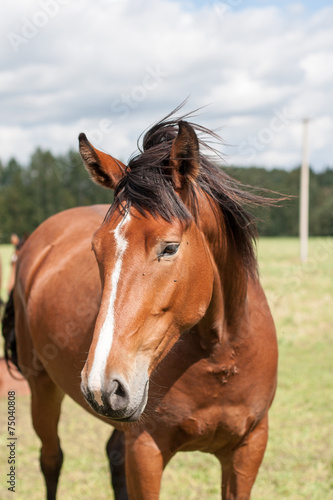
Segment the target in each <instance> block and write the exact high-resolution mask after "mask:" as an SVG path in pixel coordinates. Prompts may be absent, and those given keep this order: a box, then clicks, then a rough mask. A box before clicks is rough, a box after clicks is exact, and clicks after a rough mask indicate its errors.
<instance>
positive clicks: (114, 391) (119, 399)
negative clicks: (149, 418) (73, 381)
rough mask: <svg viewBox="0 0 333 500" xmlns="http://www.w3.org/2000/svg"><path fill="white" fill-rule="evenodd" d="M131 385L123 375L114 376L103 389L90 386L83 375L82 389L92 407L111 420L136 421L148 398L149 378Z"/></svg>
mask: <svg viewBox="0 0 333 500" xmlns="http://www.w3.org/2000/svg"><path fill="white" fill-rule="evenodd" d="M134 386H135V387H130V385H129V384H128V383H127V382H126V381H125V380H124V378H123V377H121V376H114V377H112V378H111V379H110V380H109V381H108V383H105V382H104V383H103V386H102V388H101V389H99V388H98V389H97V388H93V387H91V386H89V382H86V381H85V377H84V376H82V382H81V391H82V394H83V396H84V398H85V400H86V401H87V403H88V404H89V405H90V406H91V408H92V409H93V410H94V411H95V412H96V413H98V414H99V415H102V416H103V417H108V418H110V419H111V420H116V421H119V422H136V421H137V420H138V419H139V418H140V416H141V414H142V412H143V411H144V409H145V407H146V404H147V400H148V389H149V379H148V377H144V380H142V381H141V383H139V384H138V383H136V384H134Z"/></svg>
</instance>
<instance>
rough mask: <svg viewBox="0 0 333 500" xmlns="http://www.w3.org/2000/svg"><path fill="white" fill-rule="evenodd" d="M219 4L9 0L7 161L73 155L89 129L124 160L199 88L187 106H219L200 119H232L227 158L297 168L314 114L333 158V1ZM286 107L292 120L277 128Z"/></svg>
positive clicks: (318, 155) (4, 93) (325, 156)
mask: <svg viewBox="0 0 333 500" xmlns="http://www.w3.org/2000/svg"><path fill="white" fill-rule="evenodd" d="M227 3H228V2H227ZM221 7H222V3H221V2H207V4H206V5H205V6H204V7H202V8H200V9H199V8H195V7H194V6H193V5H191V4H190V3H184V2H180V1H167V0H145V1H142V0H136V1H134V0H127V1H126V0H113V1H109V0H97V1H95V2H89V1H88V0H82V1H81V2H75V1H74V0H39V1H34V0H30V1H29V2H27V1H26V0H17V1H16V2H6V3H5V4H4V5H3V7H2V19H3V20H4V19H5V22H3V23H2V28H1V30H2V31H1V33H0V35H1V38H2V41H3V42H2V45H3V50H2V53H1V56H0V57H1V66H0V67H1V71H0V106H1V126H0V132H1V137H2V147H1V151H0V158H1V159H3V160H7V159H8V158H9V157H10V156H16V157H17V158H18V159H20V160H21V161H26V160H27V158H28V156H29V154H31V152H32V151H33V150H34V149H35V147H36V146H41V147H43V148H50V149H52V150H53V151H54V152H64V151H66V150H67V149H68V148H69V147H75V148H76V144H77V143H76V141H77V135H78V133H79V132H81V131H85V132H87V133H88V134H89V132H90V133H91V136H92V138H93V139H95V140H96V143H97V145H98V146H99V147H101V148H103V149H104V150H109V151H110V153H112V154H113V155H116V156H117V155H118V156H119V157H121V158H122V159H126V158H128V156H129V155H130V153H131V152H132V151H133V150H134V149H135V147H136V139H137V137H138V135H139V134H140V133H141V132H142V131H143V130H144V129H145V128H147V127H148V126H149V125H150V124H152V123H153V122H155V121H156V120H157V119H159V118H161V117H162V116H164V115H166V114H167V113H168V112H169V111H171V109H173V108H174V107H176V106H177V105H178V104H179V103H180V102H181V101H182V100H183V99H184V98H186V97H187V96H190V101H189V104H188V105H187V107H186V110H190V109H192V108H196V107H197V106H200V105H205V104H210V106H209V107H208V108H207V109H206V110H205V112H204V114H202V116H200V118H199V120H200V123H202V124H203V125H205V126H208V127H209V128H216V127H219V126H221V125H223V126H224V128H223V133H222V134H223V136H224V137H225V138H226V140H227V142H228V143H230V144H233V147H232V148H231V147H229V148H225V152H226V155H227V159H228V162H229V163H242V164H245V165H247V164H253V163H256V164H258V165H267V166H269V167H272V166H280V167H287V168H289V167H292V166H294V165H296V164H297V163H298V162H299V160H300V137H301V135H300V133H298V132H297V133H296V132H295V130H297V131H299V130H300V123H301V119H302V118H303V117H304V116H309V117H310V118H315V120H313V123H312V124H311V129H310V134H311V135H310V137H311V140H312V141H313V143H312V144H311V163H312V164H313V165H314V166H315V167H316V168H322V167H324V166H326V165H328V164H332V160H331V159H332V157H333V146H332V141H331V136H332V117H333V99H332V97H333V95H332V88H333V70H332V64H331V61H332V55H333V32H332V29H331V26H332V22H333V8H332V7H331V8H321V9H320V8H319V7H318V9H317V10H316V11H315V12H312V13H311V12H309V11H308V10H307V9H306V8H305V6H304V5H303V4H302V2H298V4H296V3H295V4H290V5H289V6H287V7H285V8H283V7H276V6H275V7H267V8H264V7H261V8H258V7H257V8H254V7H252V8H250V7H246V2H243V3H241V5H240V6H238V8H237V9H236V8H233V7H232V3H230V2H229V9H228V10H225V9H222V8H221ZM284 109H287V110H288V112H289V115H290V114H291V115H292V117H290V116H289V121H288V123H287V124H286V125H285V126H284V127H280V128H279V127H278V124H277V121H276V120H277V119H276V113H277V112H280V113H283V110H284ZM274 117H275V122H276V123H275V122H274ZM274 123H275V124H276V127H275V126H274ZM276 130H279V131H276ZM265 134H266V135H265ZM251 141H252V142H253V141H254V142H255V144H256V145H253V144H252V143H251ZM265 141H266V142H265ZM262 146H264V147H262ZM253 148H255V154H254V153H253V151H252V153H251V154H243V153H244V151H245V150H249V149H253ZM240 152H242V154H241V153H240Z"/></svg>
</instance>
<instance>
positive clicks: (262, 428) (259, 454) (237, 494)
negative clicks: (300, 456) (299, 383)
mask: <svg viewBox="0 0 333 500" xmlns="http://www.w3.org/2000/svg"><path fill="white" fill-rule="evenodd" d="M267 438H268V419H267V415H266V417H265V418H264V419H263V420H262V421H261V422H260V423H259V424H258V425H257V426H256V428H255V429H254V430H253V431H252V432H251V433H249V435H248V436H247V437H246V439H245V441H244V442H243V443H242V444H241V446H239V447H238V448H236V449H235V450H234V451H233V452H232V453H231V454H230V455H228V456H227V457H225V456H224V457H223V456H222V455H221V456H219V455H218V454H216V456H217V458H218V459H219V460H220V462H221V464H222V500H248V499H249V498H250V496H251V489H252V487H253V484H254V481H255V479H256V477H257V473H258V470H259V467H260V465H261V462H262V459H263V457H264V453H265V449H266V444H267Z"/></svg>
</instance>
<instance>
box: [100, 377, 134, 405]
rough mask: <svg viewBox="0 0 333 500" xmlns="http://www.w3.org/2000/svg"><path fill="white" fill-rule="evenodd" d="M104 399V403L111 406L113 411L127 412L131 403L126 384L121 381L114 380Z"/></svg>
mask: <svg viewBox="0 0 333 500" xmlns="http://www.w3.org/2000/svg"><path fill="white" fill-rule="evenodd" d="M102 399H103V402H105V403H106V404H107V405H110V406H111V408H112V410H113V411H118V412H119V411H122V410H125V409H126V408H127V406H128V403H129V391H128V388H127V386H126V383H125V382H122V381H120V380H119V379H115V380H112V382H111V383H110V384H109V386H108V390H107V391H105V394H104V397H102Z"/></svg>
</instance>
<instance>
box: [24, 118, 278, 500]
mask: <svg viewBox="0 0 333 500" xmlns="http://www.w3.org/2000/svg"><path fill="white" fill-rule="evenodd" d="M203 131H204V130H203V128H202V127H198V126H195V125H193V124H190V123H189V122H187V121H184V119H183V120H182V119H179V120H177V119H174V118H173V117H171V118H170V116H169V117H167V119H165V120H163V121H161V122H159V123H158V124H157V125H155V126H154V127H152V128H151V129H150V130H149V131H148V132H147V133H146V135H145V137H144V139H143V149H142V151H141V152H140V153H139V154H138V155H137V156H136V157H134V158H132V159H131V161H130V162H129V164H128V165H127V166H125V165H123V164H122V163H121V162H119V161H118V160H116V159H114V158H113V157H111V156H109V155H107V154H105V153H102V152H101V151H98V150H97V149H95V148H94V147H93V146H92V145H91V144H90V143H89V141H88V140H87V138H86V136H85V135H84V134H81V135H80V138H79V141H80V152H81V156H82V158H83V161H84V164H85V166H86V168H87V169H88V171H89V172H90V174H91V176H92V178H93V179H94V181H95V182H97V183H98V184H101V185H103V186H104V187H107V188H110V189H114V190H115V197H114V202H113V204H112V205H111V207H110V208H109V209H108V207H105V206H93V207H81V208H75V209H71V210H68V211H65V212H62V213H60V214H58V215H55V216H53V217H51V218H50V219H48V220H47V221H46V222H44V223H43V224H42V225H41V226H40V227H39V228H38V229H37V230H36V231H35V232H34V233H33V234H32V235H31V236H30V237H29V239H28V241H27V242H26V244H25V245H24V248H23V249H22V252H21V254H20V257H19V260H18V269H17V275H16V283H15V289H14V305H15V330H16V342H17V353H18V364H19V367H20V369H21V371H22V372H23V374H24V375H25V377H26V378H27V380H28V381H29V384H30V388H31V393H32V404H31V409H32V419H33V425H34V428H35V430H36V432H37V434H38V436H39V437H40V439H41V442H42V447H41V456H40V463H41V469H42V472H43V474H44V477H45V482H46V488H47V498H48V499H49V500H51V499H55V498H56V488H57V484H58V479H59V475H60V469H61V465H62V460H63V454H62V451H61V447H60V441H59V437H58V433H57V425H58V421H59V417H60V410H61V402H62V399H63V396H64V395H65V394H68V395H69V396H70V397H71V398H73V399H74V400H75V401H76V402H77V403H79V404H80V405H81V406H82V407H83V408H85V409H86V410H87V411H89V412H90V413H91V414H92V415H94V416H96V417H98V418H100V419H102V420H104V421H105V422H108V423H109V424H110V425H111V426H113V427H114V428H115V430H114V432H113V434H112V436H111V438H110V440H109V442H108V444H107V452H108V456H109V460H110V465H111V471H112V484H113V487H114V490H115V498H116V499H117V500H120V499H127V498H129V499H131V500H152V499H158V498H159V491H160V484H161V477H162V473H163V469H164V467H165V466H166V465H167V463H168V462H169V461H170V460H171V459H172V457H173V456H174V455H175V454H176V453H177V452H178V451H190V450H200V451H203V452H206V453H211V454H213V455H215V456H216V457H217V458H218V459H219V461H220V463H221V466H222V498H223V499H226V500H227V499H228V500H231V499H238V500H240V499H242V500H244V499H248V498H250V493H251V488H252V486H253V483H254V481H255V478H256V475H257V472H258V469H259V467H260V464H261V461H262V459H263V456H264V452H265V448H266V443H267V436H268V410H269V407H270V405H271V403H272V400H273V398H274V394H275V389H276V380H277V343H276V334H275V329H274V324H273V320H272V317H271V314H270V311H269V307H268V305H267V302H266V298H265V295H264V292H263V290H262V288H261V285H260V283H259V278H258V273H257V265H256V258H255V254H254V248H253V239H254V236H255V229H254V226H253V220H252V217H251V216H250V215H249V214H248V213H247V211H246V209H245V208H244V205H246V204H248V203H254V204H266V203H269V201H268V200H267V199H266V198H262V197H259V196H257V195H254V194H251V193H250V192H247V191H245V190H243V189H241V186H240V185H239V184H237V183H236V182H234V181H232V179H230V177H229V176H228V175H227V174H226V173H224V172H223V171H222V170H220V169H219V168H218V166H216V165H215V164H214V163H213V162H212V161H211V160H210V159H209V158H208V157H207V156H206V155H205V154H203V153H202V152H201V148H202V146H203V145H204V143H203V141H201V140H199V139H198V135H199V132H200V133H202V132H203ZM206 132H208V131H206ZM91 247H92V249H93V251H91ZM96 261H97V264H96ZM87 353H88V354H87ZM115 457H117V458H116V460H115ZM121 457H123V458H121Z"/></svg>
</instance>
